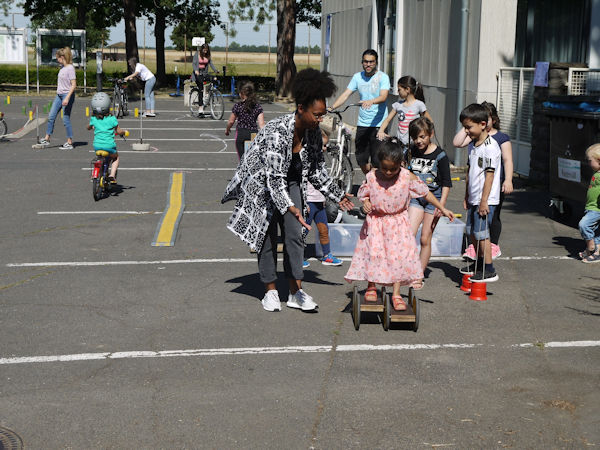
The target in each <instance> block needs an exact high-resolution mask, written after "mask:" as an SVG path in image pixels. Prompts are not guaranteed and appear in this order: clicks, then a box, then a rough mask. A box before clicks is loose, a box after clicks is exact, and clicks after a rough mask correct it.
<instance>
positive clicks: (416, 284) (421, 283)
mask: <svg viewBox="0 0 600 450" xmlns="http://www.w3.org/2000/svg"><path fill="white" fill-rule="evenodd" d="M424 286H425V280H419V281H415V282H414V283H413V284H412V285H411V287H412V288H413V289H414V290H415V291H420V290H421V289H423V287H424Z"/></svg>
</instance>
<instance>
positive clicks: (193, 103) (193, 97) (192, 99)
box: [190, 88, 200, 117]
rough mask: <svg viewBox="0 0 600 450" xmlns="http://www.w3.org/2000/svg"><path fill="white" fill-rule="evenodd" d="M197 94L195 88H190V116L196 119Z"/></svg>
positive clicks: (197, 109) (198, 106)
mask: <svg viewBox="0 0 600 450" xmlns="http://www.w3.org/2000/svg"><path fill="white" fill-rule="evenodd" d="M199 99H200V97H199V94H198V89H197V88H192V90H190V112H191V113H192V116H195V117H198V115H199V112H198V111H199V108H200V105H199V103H198V102H199Z"/></svg>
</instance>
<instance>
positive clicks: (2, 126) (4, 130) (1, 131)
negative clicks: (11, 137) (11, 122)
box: [0, 119, 8, 136]
mask: <svg viewBox="0 0 600 450" xmlns="http://www.w3.org/2000/svg"><path fill="white" fill-rule="evenodd" d="M6 134H8V126H6V121H5V120H4V119H1V120H0V136H4V135H6Z"/></svg>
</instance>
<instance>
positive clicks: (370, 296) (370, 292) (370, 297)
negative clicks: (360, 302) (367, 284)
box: [365, 287, 377, 302]
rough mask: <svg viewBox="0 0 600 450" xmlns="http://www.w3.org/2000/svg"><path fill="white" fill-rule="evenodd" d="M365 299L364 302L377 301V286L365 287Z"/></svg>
mask: <svg viewBox="0 0 600 450" xmlns="http://www.w3.org/2000/svg"><path fill="white" fill-rule="evenodd" d="M365 301H366V302H376V301H377V288H376V287H373V288H367V292H365Z"/></svg>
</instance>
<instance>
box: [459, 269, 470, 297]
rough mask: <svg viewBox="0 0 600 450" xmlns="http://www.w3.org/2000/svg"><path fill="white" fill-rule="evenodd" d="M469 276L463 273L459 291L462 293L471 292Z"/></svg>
mask: <svg viewBox="0 0 600 450" xmlns="http://www.w3.org/2000/svg"><path fill="white" fill-rule="evenodd" d="M471 275H472V274H470V273H463V276H462V283H461V285H460V290H461V291H463V292H471Z"/></svg>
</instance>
